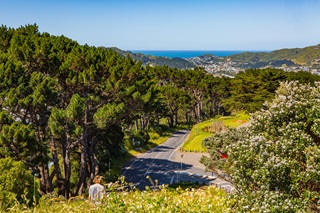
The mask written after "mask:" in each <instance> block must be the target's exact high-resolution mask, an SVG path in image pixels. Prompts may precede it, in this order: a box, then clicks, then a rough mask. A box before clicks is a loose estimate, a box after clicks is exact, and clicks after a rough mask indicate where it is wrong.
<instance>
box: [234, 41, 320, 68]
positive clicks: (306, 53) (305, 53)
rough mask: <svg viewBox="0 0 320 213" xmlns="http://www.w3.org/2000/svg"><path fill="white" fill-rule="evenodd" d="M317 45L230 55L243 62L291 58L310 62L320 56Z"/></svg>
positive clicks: (302, 62) (295, 60)
mask: <svg viewBox="0 0 320 213" xmlns="http://www.w3.org/2000/svg"><path fill="white" fill-rule="evenodd" d="M319 46H320V45H316V46H309V47H305V48H292V49H281V50H275V51H272V52H270V53H263V52H258V53H250V52H246V53H241V54H236V55H232V56H230V57H231V58H232V59H234V60H241V61H244V62H269V61H277V60H286V59H291V60H292V61H294V62H296V63H299V64H311V63H312V62H314V60H315V59H319V58H320V53H319Z"/></svg>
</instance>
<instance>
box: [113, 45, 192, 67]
mask: <svg viewBox="0 0 320 213" xmlns="http://www.w3.org/2000/svg"><path fill="white" fill-rule="evenodd" d="M111 49H113V50H114V51H116V52H117V53H119V54H120V55H122V56H130V57H131V58H132V59H134V60H137V61H141V62H142V63H143V64H145V65H150V66H168V67H172V68H178V69H190V68H194V67H195V65H194V64H193V63H191V62H189V61H187V60H185V59H183V58H168V57H158V56H151V55H144V54H141V53H132V52H130V51H124V50H121V49H119V48H116V47H111Z"/></svg>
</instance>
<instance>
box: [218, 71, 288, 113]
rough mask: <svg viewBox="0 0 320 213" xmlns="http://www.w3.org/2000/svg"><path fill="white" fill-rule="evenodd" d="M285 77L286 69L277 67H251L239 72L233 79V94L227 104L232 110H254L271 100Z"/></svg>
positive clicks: (226, 101) (231, 86)
mask: <svg viewBox="0 0 320 213" xmlns="http://www.w3.org/2000/svg"><path fill="white" fill-rule="evenodd" d="M284 79H285V75H284V71H282V70H277V69H264V70H258V69H251V70H247V71H245V72H241V73H239V74H238V75H237V76H236V77H235V78H234V79H232V81H231V85H230V88H231V89H230V93H231V96H230V97H229V98H227V99H225V101H224V103H225V105H226V106H227V107H228V108H229V109H230V110H231V111H232V110H245V111H247V112H254V111H256V110H259V109H261V108H262V107H263V103H264V102H265V101H268V100H271V99H272V98H273V96H274V92H275V90H276V89H277V88H278V86H279V85H280V82H281V81H283V80H284Z"/></svg>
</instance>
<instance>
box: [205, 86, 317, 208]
mask: <svg viewBox="0 0 320 213" xmlns="http://www.w3.org/2000/svg"><path fill="white" fill-rule="evenodd" d="M319 91H320V85H319V84H316V85H315V86H310V85H303V84H298V83H297V82H290V83H283V84H281V86H280V87H279V89H278V90H277V93H276V97H275V98H274V99H273V101H271V102H269V103H268V104H267V109H266V110H262V111H258V112H256V113H255V114H253V116H252V119H251V125H252V126H251V127H248V129H245V128H241V129H239V130H235V129H233V130H229V131H227V132H223V133H218V134H215V135H214V136H212V137H210V138H207V139H205V140H204V141H203V145H204V146H205V147H206V148H207V149H208V150H209V152H210V154H211V157H210V158H206V157H204V158H203V159H202V162H203V163H204V164H206V165H207V167H208V168H211V169H213V170H215V171H217V170H223V171H225V172H226V173H227V174H228V177H229V179H230V180H231V181H232V182H233V183H234V186H235V187H236V190H237V192H236V193H235V195H234V200H233V201H234V203H233V211H234V212H248V211H250V212H319V211H320V208H319V206H320V205H319V204H320V173H319V171H320V148H319V147H320V134H319V125H320V123H319V118H320V114H319V112H320V105H319V97H320V94H319ZM221 153H224V155H227V156H228V157H227V158H221Z"/></svg>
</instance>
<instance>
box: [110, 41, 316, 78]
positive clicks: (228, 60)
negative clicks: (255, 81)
mask: <svg viewBox="0 0 320 213" xmlns="http://www.w3.org/2000/svg"><path fill="white" fill-rule="evenodd" d="M110 49H112V50H114V51H116V52H117V53H119V54H120V55H122V56H129V57H131V58H133V59H134V60H136V61H139V62H141V63H143V64H144V65H149V66H168V67H172V68H178V69H193V68H195V67H203V68H204V69H205V70H206V71H208V72H210V73H213V74H216V75H226V76H234V75H236V74H237V73H238V72H240V71H244V70H245V69H253V68H254V69H262V68H278V69H283V70H285V71H299V70H303V71H309V72H312V73H314V74H319V73H320V44H318V45H314V46H308V47H304V48H291V49H289V48H285V49H279V50H274V51H271V52H244V53H239V54H234V55H231V56H227V57H219V56H215V55H212V54H205V55H202V56H196V57H191V58H179V57H174V58H169V57H161V56H152V55H145V54H142V53H133V52H130V51H124V50H121V49H119V48H116V47H110Z"/></svg>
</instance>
